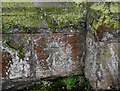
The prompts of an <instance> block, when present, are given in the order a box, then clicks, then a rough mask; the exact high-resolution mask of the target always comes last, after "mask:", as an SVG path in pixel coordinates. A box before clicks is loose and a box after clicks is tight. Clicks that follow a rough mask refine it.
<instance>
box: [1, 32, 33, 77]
mask: <svg viewBox="0 0 120 91" xmlns="http://www.w3.org/2000/svg"><path fill="white" fill-rule="evenodd" d="M2 39H3V41H2V76H3V77H6V78H10V79H14V78H19V77H29V76H30V61H31V59H30V58H31V44H30V40H31V39H30V35H20V34H9V35H5V34H4V35H3V36H2Z"/></svg>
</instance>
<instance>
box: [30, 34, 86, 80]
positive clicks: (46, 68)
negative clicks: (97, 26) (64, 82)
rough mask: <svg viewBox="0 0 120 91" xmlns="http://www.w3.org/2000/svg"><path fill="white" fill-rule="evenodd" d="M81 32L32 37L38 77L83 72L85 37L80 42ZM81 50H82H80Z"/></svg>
mask: <svg viewBox="0 0 120 91" xmlns="http://www.w3.org/2000/svg"><path fill="white" fill-rule="evenodd" d="M79 36H81V37H83V35H80V34H76V33H73V34H63V33H53V34H38V35H36V34H35V35H34V36H33V37H32V40H33V41H32V42H33V48H34V56H35V59H34V60H35V62H36V77H37V78H40V77H48V76H53V75H55V76H66V75H77V74H82V73H83V71H82V69H83V66H84V65H83V64H80V60H79V59H80V56H83V55H84V50H85V48H84V46H85V45H84V41H85V40H84V37H83V40H81V41H79V42H78V37H79ZM81 37H80V38H81ZM80 51H81V52H80Z"/></svg>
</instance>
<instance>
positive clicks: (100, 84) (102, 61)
mask: <svg viewBox="0 0 120 91" xmlns="http://www.w3.org/2000/svg"><path fill="white" fill-rule="evenodd" d="M86 44H87V53H86V60H85V70H84V71H85V76H86V78H87V79H88V80H89V81H90V83H91V85H92V87H93V88H94V89H110V88H111V87H116V88H117V87H118V60H119V58H118V40H117V39H114V40H113V39H112V38H111V40H105V41H104V42H95V40H94V39H92V37H91V35H90V34H89V33H88V35H87V39H86Z"/></svg>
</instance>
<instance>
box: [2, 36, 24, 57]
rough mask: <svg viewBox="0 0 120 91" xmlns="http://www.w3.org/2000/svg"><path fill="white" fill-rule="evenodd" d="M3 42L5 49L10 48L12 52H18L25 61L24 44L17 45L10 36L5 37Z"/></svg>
mask: <svg viewBox="0 0 120 91" xmlns="http://www.w3.org/2000/svg"><path fill="white" fill-rule="evenodd" d="M24 37H25V36H24ZM24 37H23V38H24ZM24 39H25V38H24ZM2 40H3V47H8V48H9V49H11V50H15V51H18V57H19V58H20V59H23V58H24V57H25V51H24V44H17V43H16V42H15V41H14V40H11V39H10V38H9V36H8V35H5V36H3V39H2Z"/></svg>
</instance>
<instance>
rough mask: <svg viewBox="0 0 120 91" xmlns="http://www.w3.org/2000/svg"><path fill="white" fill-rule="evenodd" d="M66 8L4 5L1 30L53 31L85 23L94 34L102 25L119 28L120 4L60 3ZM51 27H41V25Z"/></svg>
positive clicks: (22, 3)
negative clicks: (44, 24) (119, 8)
mask: <svg viewBox="0 0 120 91" xmlns="http://www.w3.org/2000/svg"><path fill="white" fill-rule="evenodd" d="M61 4H62V6H63V7H49V4H48V7H34V6H33V5H32V2H29V3H28V2H4V3H3V6H4V7H3V8H2V24H3V26H2V28H3V29H5V30H8V29H10V28H12V27H13V28H19V30H22V32H27V30H31V29H37V28H51V30H54V31H55V29H57V28H63V27H69V26H75V27H78V28H79V27H80V24H81V23H82V22H86V23H87V25H89V24H90V25H91V26H92V28H93V29H94V31H96V30H97V28H98V27H99V26H100V25H105V26H106V27H108V28H109V27H113V28H114V29H116V30H117V29H118V28H119V26H118V25H119V17H118V15H119V14H118V13H120V11H119V10H118V5H119V4H120V2H106V3H104V2H101V3H93V2H90V3H88V2H79V3H78V2H73V3H70V5H67V4H66V3H61ZM42 20H45V21H46V23H47V24H48V25H49V26H48V27H42V26H41V21H42Z"/></svg>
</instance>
